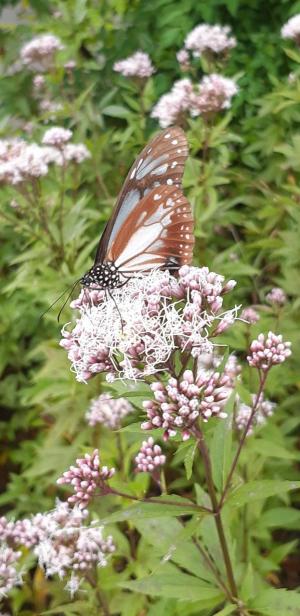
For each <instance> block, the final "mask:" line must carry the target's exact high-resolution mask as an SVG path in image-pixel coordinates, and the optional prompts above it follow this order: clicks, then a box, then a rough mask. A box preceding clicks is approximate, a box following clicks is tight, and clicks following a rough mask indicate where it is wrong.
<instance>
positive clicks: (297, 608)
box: [249, 588, 300, 616]
mask: <svg viewBox="0 0 300 616" xmlns="http://www.w3.org/2000/svg"><path fill="white" fill-rule="evenodd" d="M249 607H251V608H254V609H255V610H259V613H260V614H263V615H264V616H299V614H300V593H297V592H295V591H292V590H284V589H278V590H276V589H274V588H269V589H267V590H263V591H262V592H260V593H259V594H258V595H257V596H256V598H255V599H254V600H253V601H251V602H250V604H249Z"/></svg>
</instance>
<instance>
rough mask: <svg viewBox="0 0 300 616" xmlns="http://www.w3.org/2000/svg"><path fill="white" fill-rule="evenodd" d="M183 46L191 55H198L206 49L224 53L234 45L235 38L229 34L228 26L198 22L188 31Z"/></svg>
mask: <svg viewBox="0 0 300 616" xmlns="http://www.w3.org/2000/svg"><path fill="white" fill-rule="evenodd" d="M184 46H185V49H188V50H189V51H191V52H192V53H193V56H195V57H199V56H201V55H202V54H203V53H205V52H206V51H210V52H213V53H215V54H221V53H225V52H227V51H228V50H229V49H232V48H233V47H235V46H236V39H235V38H234V36H231V30H230V27H229V26H220V25H218V24H216V25H214V26H210V25H209V24H199V25H198V26H196V27H195V28H194V29H193V30H192V31H191V32H189V34H188V35H187V37H186V39H185V43H184Z"/></svg>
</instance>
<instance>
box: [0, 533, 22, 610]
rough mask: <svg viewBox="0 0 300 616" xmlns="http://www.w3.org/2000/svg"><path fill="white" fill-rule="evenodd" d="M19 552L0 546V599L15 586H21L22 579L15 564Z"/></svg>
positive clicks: (19, 554)
mask: <svg viewBox="0 0 300 616" xmlns="http://www.w3.org/2000/svg"><path fill="white" fill-rule="evenodd" d="M20 556H21V552H19V551H18V552H15V551H14V550H12V548H10V547H8V546H5V545H2V547H1V549H0V599H2V598H3V597H5V596H6V595H7V593H9V591H10V590H11V589H12V588H14V587H15V586H19V585H20V584H22V577H21V574H20V572H19V571H17V568H16V564H17V562H18V560H19V558H20Z"/></svg>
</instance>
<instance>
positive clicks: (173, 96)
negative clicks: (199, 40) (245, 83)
mask: <svg viewBox="0 0 300 616" xmlns="http://www.w3.org/2000/svg"><path fill="white" fill-rule="evenodd" d="M237 92H238V87H237V85H236V83H235V82H234V81H233V80H232V79H229V78H227V77H223V76H222V75H218V74H216V73H212V74H211V75H206V76H205V77H203V79H202V80H201V82H200V83H199V84H196V85H193V83H192V82H191V80H190V79H188V78H186V79H181V80H180V81H176V82H175V83H174V85H173V87H172V89H171V90H170V92H168V93H167V94H164V95H163V96H162V97H161V98H160V99H159V101H158V103H156V105H155V106H154V108H153V109H152V113H151V117H152V118H157V119H158V121H159V124H160V126H161V127H162V128H167V127H168V126H171V125H172V124H175V123H179V124H180V123H181V119H182V117H184V114H185V113H187V112H189V114H190V115H191V116H199V115H207V114H211V113H217V112H218V111H222V110H223V109H229V108H230V106H231V100H232V97H233V96H234V95H235V94H237Z"/></svg>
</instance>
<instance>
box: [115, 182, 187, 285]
mask: <svg viewBox="0 0 300 616" xmlns="http://www.w3.org/2000/svg"><path fill="white" fill-rule="evenodd" d="M193 228H194V223H193V216H192V212H191V206H190V204H189V202H188V201H187V199H186V198H185V196H184V195H183V194H182V191H181V190H180V189H179V188H177V187H176V186H161V187H158V188H154V189H153V190H151V191H150V192H149V193H148V194H147V195H146V196H145V197H144V198H143V199H141V201H139V202H138V203H137V204H136V206H135V208H134V209H133V210H132V211H131V213H130V214H129V216H128V217H127V219H126V221H125V222H124V223H123V226H122V229H121V230H120V231H119V232H118V233H117V235H116V236H115V238H114V240H113V241H112V243H111V245H110V249H109V251H108V254H107V259H108V260H109V261H111V262H113V263H114V264H115V265H116V267H117V268H118V270H119V271H120V273H124V274H126V273H127V274H130V273H133V272H138V271H149V270H151V269H154V268H164V267H165V268H167V269H178V267H180V266H181V265H183V264H185V263H190V262H191V260H192V253H193V246H194V234H193Z"/></svg>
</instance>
